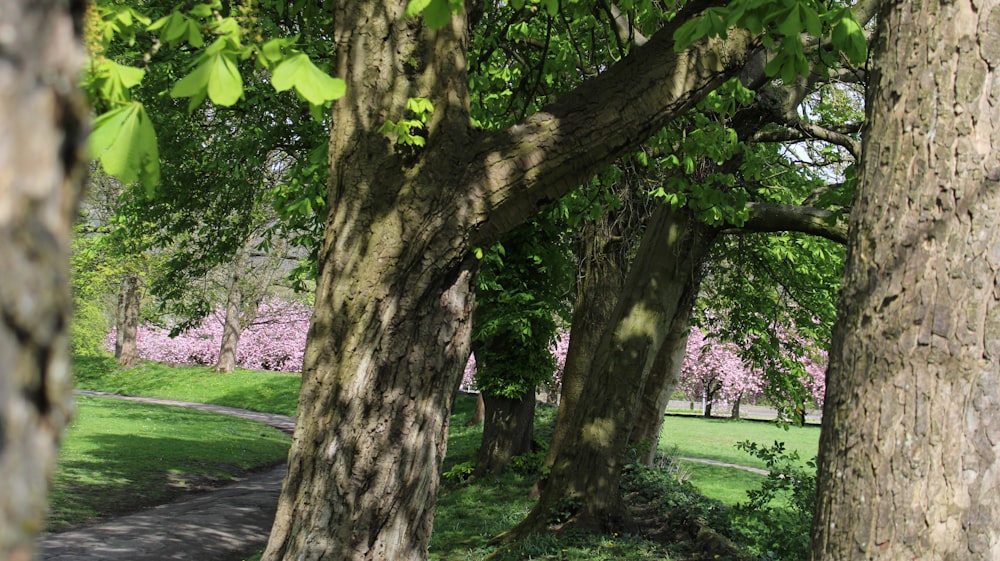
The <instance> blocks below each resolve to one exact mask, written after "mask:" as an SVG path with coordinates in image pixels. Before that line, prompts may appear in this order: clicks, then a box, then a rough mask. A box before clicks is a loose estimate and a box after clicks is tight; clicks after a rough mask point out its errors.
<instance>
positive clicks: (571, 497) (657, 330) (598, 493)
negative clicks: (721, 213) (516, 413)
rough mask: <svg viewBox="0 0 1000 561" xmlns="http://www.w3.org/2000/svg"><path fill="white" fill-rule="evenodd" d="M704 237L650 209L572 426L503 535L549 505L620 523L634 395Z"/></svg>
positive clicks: (603, 523)
mask: <svg viewBox="0 0 1000 561" xmlns="http://www.w3.org/2000/svg"><path fill="white" fill-rule="evenodd" d="M712 238H713V234H712V233H711V232H710V231H709V229H707V228H705V227H704V226H702V225H701V224H700V223H699V222H697V221H696V220H694V219H693V217H691V216H690V215H689V214H688V212H687V211H678V210H671V209H669V208H668V207H667V206H665V205H664V206H661V207H659V208H657V209H656V210H655V211H654V213H653V216H652V217H651V218H650V221H649V224H648V225H647V228H646V232H645V234H644V236H643V239H642V243H641V244H640V246H639V252H638V254H637V256H636V258H635V261H634V262H633V264H632V267H631V269H630V271H629V274H628V277H627V279H626V282H625V288H624V290H623V291H622V294H621V296H620V298H619V301H618V304H617V305H616V307H615V310H614V312H613V314H612V318H611V320H610V322H609V323H608V328H607V329H605V331H604V334H603V335H602V337H601V340H600V342H599V344H598V347H597V350H596V351H595V354H594V361H593V366H592V368H591V373H590V374H589V375H588V376H587V379H586V382H585V383H584V387H583V391H582V392H581V395H580V405H579V406H578V407H577V408H576V410H575V412H574V414H573V417H574V418H573V420H572V422H571V427H574V428H575V429H578V430H571V431H570V432H569V433H568V434H567V435H566V438H565V440H564V441H563V443H562V445H561V446H560V448H559V453H558V455H557V456H556V460H555V462H554V463H553V465H552V469H551V475H550V477H549V479H548V481H547V482H546V484H545V486H544V488H543V489H542V493H541V497H540V498H539V501H538V504H537V505H536V506H535V508H534V509H532V511H531V513H529V515H528V517H527V518H526V519H525V520H524V522H522V523H521V524H520V525H518V526H517V527H516V528H514V529H513V530H511V531H510V532H509V533H508V537H512V538H518V537H521V536H524V535H526V534H529V533H533V532H535V531H538V530H540V529H542V528H543V527H545V526H546V525H547V523H548V522H549V520H550V516H551V514H552V512H553V510H554V507H555V506H556V504H557V503H559V504H560V505H562V506H561V508H563V509H565V506H566V505H567V503H568V504H569V505H571V507H574V509H575V511H574V512H572V515H571V517H570V519H569V520H568V522H569V523H571V524H573V525H574V526H575V527H579V528H583V529H589V530H602V531H611V530H616V529H620V528H622V527H626V526H627V525H628V517H627V514H626V510H625V506H624V504H623V502H622V499H621V493H620V491H619V477H620V475H621V468H622V466H623V465H624V461H625V457H626V455H625V451H626V445H627V440H628V434H629V431H630V430H631V428H632V426H633V425H634V423H635V418H636V411H637V409H638V403H639V396H641V395H642V392H643V389H644V387H645V384H646V380H647V378H648V375H649V372H650V370H651V368H652V366H653V362H654V359H655V358H656V357H657V355H658V353H659V351H660V349H661V348H662V346H663V342H664V341H665V340H666V337H667V334H668V331H669V327H670V324H671V322H672V320H673V318H674V317H675V316H676V315H677V314H678V312H680V313H682V314H683V313H684V312H683V311H681V310H680V309H679V307H680V306H682V305H683V304H684V302H682V296H683V295H684V294H686V292H685V290H686V288H685V287H687V286H688V285H689V283H691V282H693V281H694V279H697V277H698V270H699V268H700V266H701V263H702V260H703V259H704V258H705V256H706V255H707V252H708V248H709V247H710V245H711V240H712ZM694 282H695V284H697V282H696V281H694Z"/></svg>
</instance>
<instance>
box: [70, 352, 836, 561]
mask: <svg viewBox="0 0 1000 561" xmlns="http://www.w3.org/2000/svg"><path fill="white" fill-rule="evenodd" d="M76 379H77V385H78V387H80V388H83V389H92V390H100V391H108V392H115V393H121V394H127V395H149V396H157V397H165V398H170V399H178V400H184V401H194V402H203V403H216V404H220V405H229V406H234V407H242V408H246V409H255V410H260V411H268V412H277V413H285V414H294V412H295V408H296V407H295V406H296V401H297V396H298V391H299V384H300V377H299V376H298V375H292V374H281V373H274V372H254V371H247V370H238V371H237V372H235V373H233V374H217V373H214V372H213V371H212V370H211V368H208V367H174V366H167V365H161V364H155V363H144V364H142V365H141V366H139V367H138V368H135V369H132V370H128V371H120V370H118V369H117V368H116V367H115V366H114V361H113V360H111V359H107V358H97V359H91V358H78V359H77V363H76ZM80 402H81V414H80V416H79V418H78V421H77V423H76V426H75V427H74V429H73V431H71V433H70V436H69V438H67V449H68V450H67V452H66V453H71V454H73V456H70V457H75V458H76V459H75V460H70V461H67V462H64V464H63V469H62V470H61V473H60V476H59V477H60V483H58V484H57V486H59V487H61V490H60V491H58V492H57V494H56V498H55V502H56V504H57V507H56V509H57V510H56V512H57V513H60V512H62V513H63V514H57V516H56V518H57V519H65V520H66V521H67V522H66V523H67V524H72V523H74V522H73V521H74V520H79V519H81V518H84V517H86V516H90V515H93V513H94V512H115V511H116V509H120V508H121V507H122V505H123V504H134V503H136V500H135V498H136V497H140V499H142V500H144V501H147V502H148V504H153V503H155V502H159V501H162V500H164V497H169V496H176V495H169V493H181V492H183V488H184V486H185V485H188V484H187V483H182V482H184V481H187V480H191V481H193V482H192V483H190V484H189V485H200V484H201V483H202V482H203V481H204V480H205V479H206V478H207V479H211V478H213V477H217V478H220V479H221V478H224V477H225V475H224V473H225V472H227V471H228V470H227V469H221V470H219V471H217V472H216V471H213V470H214V469H215V466H216V463H215V462H218V459H217V458H218V456H216V459H215V460H212V459H208V458H206V457H205V456H204V455H202V454H204V452H202V451H199V450H200V445H201V444H204V443H207V444H208V446H207V447H206V448H208V449H218V448H220V447H221V446H222V445H223V444H222V443H223V441H224V439H223V436H226V437H228V436H229V435H230V434H233V437H234V441H235V443H234V444H233V445H234V446H236V447H237V448H239V444H238V443H239V442H244V443H246V442H247V440H242V441H241V440H240V439H245V438H249V439H250V441H253V442H255V443H256V442H257V440H258V438H257V437H256V436H255V434H263V433H264V431H265V430H267V429H266V428H264V427H261V426H260V425H256V424H253V423H249V428H248V429H247V430H249V432H248V433H245V434H244V433H238V430H242V429H236V428H230V429H222V428H215V427H216V425H215V424H212V425H211V427H212V428H209V427H208V426H206V425H205V423H208V422H209V420H208V419H209V418H211V419H215V417H216V416H213V415H207V414H204V413H196V412H193V411H191V412H187V411H185V412H184V414H183V415H181V414H178V413H176V411H175V410H172V409H170V410H167V411H168V412H166V413H163V412H161V413H148V412H144V411H147V410H153V411H155V410H157V408H149V407H148V406H145V405H136V404H130V403H124V402H110V400H91V399H85V398H81V400H80ZM98 403H100V405H98ZM474 403H475V399H474V398H473V397H471V396H460V397H459V398H458V400H457V401H456V405H455V411H454V415H453V418H452V419H451V423H450V434H449V444H448V455H447V457H446V459H445V462H444V466H443V470H444V471H445V472H447V471H448V470H449V469H451V468H452V467H454V466H455V465H456V464H460V463H463V462H469V461H472V460H474V458H475V453H476V449H477V447H478V446H479V441H480V439H481V435H482V427H481V426H472V427H466V426H465V421H466V420H467V419H468V418H469V415H470V414H471V411H472V408H473V407H474ZM129 407H137V408H139V409H137V412H127V411H130V410H129V409H127V408H129ZM123 412H126V413H123ZM205 415H207V417H206V418H202V416H205ZM192 416H197V417H198V418H197V419H196V418H195V417H192ZM545 417H546V415H545V414H544V413H543V414H542V415H541V419H540V420H539V422H538V423H537V424H536V426H537V427H538V428H539V432H544V431H545V430H550V427H548V426H547V425H548V424H551V415H549V419H548V420H546V418H545ZM224 419H226V420H227V422H232V423H248V422H247V421H239V420H236V419H232V420H230V419H228V418H224ZM216 421H217V419H216V420H215V421H211V422H212V423H215V422H216ZM125 423H129V425H127V426H126V425H125ZM133 423H138V424H133ZM102 424H103V427H102ZM91 425H93V426H94V427H95V428H90V426H91ZM181 425H190V426H189V427H187V428H185V427H184V426H181ZM85 427H87V428H86V429H85ZM84 430H86V432H83V431H84ZM172 430H181V431H188V432H185V433H184V434H186V435H187V436H178V435H171V434H168V433H167V432H161V431H172ZM108 431H111V432H110V433H109V432H108ZM206 434H207V435H213V438H208V439H206V438H205V435H206ZM236 434H244V436H236ZM247 435H249V436H247ZM543 436H544V435H543ZM275 438H276V440H275V442H274V443H273V444H274V446H275V448H273V449H271V448H269V450H270V452H268V453H272V452H273V453H275V454H277V455H276V456H268V457H273V458H276V459H282V458H283V457H284V455H285V452H286V450H287V439H286V438H285V437H284V436H283V435H281V436H277V437H275ZM818 438H819V428H818V427H791V428H788V429H783V428H781V427H778V426H776V425H775V424H773V423H764V422H754V421H733V420H729V419H704V418H701V417H695V416H668V417H667V418H666V420H665V422H664V428H663V437H662V439H661V442H660V450H661V452H663V453H664V454H666V455H668V456H674V457H695V458H708V459H713V460H718V461H722V462H727V463H733V464H740V465H747V466H753V467H760V468H764V467H765V465H764V463H763V462H762V461H761V460H758V459H756V458H754V457H753V456H751V455H749V454H747V453H745V452H743V451H740V450H738V449H737V448H736V447H735V444H736V443H737V442H740V441H743V440H750V441H755V442H758V443H763V444H771V443H773V442H774V441H782V442H785V443H786V445H787V447H788V449H790V450H798V451H799V453H800V456H801V457H802V459H803V461H804V460H806V459H809V458H811V457H813V456H814V455H815V453H816V449H817V442H818ZM73 441H77V442H78V443H79V444H72V442H73ZM133 441H134V443H133ZM165 442H167V443H170V445H169V446H163V444H164V443H165ZM80 446H82V448H81V449H80V450H81V451H77V452H70V451H69V450H72V449H73V448H74V447H80ZM267 446H268V447H269V446H270V444H268V445H267ZM245 447H246V448H252V447H253V446H249V445H245ZM165 448H169V449H171V454H170V457H169V458H168V457H167V456H166V455H165V454H164V452H163V449H165ZM174 450H176V451H178V452H179V453H178V454H177V456H178V457H174V455H173V454H172V452H173V451H174ZM229 455H230V453H229V452H227V453H226V454H223V455H222V456H225V457H229ZM180 456H193V457H195V458H200V459H197V460H195V461H194V463H195V464H196V465H200V466H202V467H201V468H200V470H201V471H204V472H206V473H207V474H208V475H204V476H185V475H184V474H191V473H201V471H199V470H197V469H192V468H187V467H183V466H181V464H179V463H177V462H180V461H181V460H180ZM261 461H262V462H264V463H266V462H267V461H274V460H261ZM102 463H107V464H109V470H108V473H106V474H102V475H97V472H98V471H99V468H98V466H100V465H101V464H102ZM131 463H136V464H141V465H144V466H145V467H146V468H151V469H150V475H148V476H142V477H140V476H133V475H128V474H127V473H126V471H127V470H131V469H132V467H126V466H124V465H123V464H131ZM251 463H252V462H251ZM235 465H237V467H236V468H233V469H235V471H236V472H237V473H238V472H239V471H240V470H243V469H246V468H245V467H242V466H245V465H248V464H235ZM205 466H208V468H207V469H206V468H205ZM676 469H677V471H678V473H679V475H680V477H681V479H685V480H688V481H690V482H691V483H693V484H694V486H695V487H697V488H698V490H699V491H700V492H701V493H703V494H704V495H706V496H708V497H710V498H711V499H715V500H718V501H720V502H722V503H724V504H729V505H732V504H735V503H737V502H740V501H743V500H745V498H746V491H747V490H749V489H753V488H756V487H757V486H758V485H759V483H760V482H761V481H762V480H763V477H762V476H760V475H756V474H753V473H749V472H746V471H742V470H737V469H733V468H726V467H719V466H710V465H704V464H699V463H691V462H684V461H677V468H676ZM185 477H187V479H185ZM88 478H92V479H94V480H95V481H92V482H91V481H88ZM130 481H138V482H140V485H149V486H150V487H155V488H159V489H162V488H166V489H167V491H166V493H168V495H163V494H161V495H155V493H154V492H152V491H141V492H136V491H123V492H121V493H120V494H117V495H116V494H115V493H114V491H113V489H114V488H116V487H118V486H124V485H126V484H127V483H128V482H130ZM142 482H145V483H142ZM533 482H534V475H531V474H528V475H523V474H517V473H509V474H506V475H503V476H501V477H486V478H480V479H478V480H473V481H471V482H469V481H462V480H460V479H457V478H444V479H443V480H442V483H441V489H440V493H439V497H438V507H437V515H436V518H435V526H434V533H433V536H432V538H431V549H430V551H431V558H432V559H440V560H445V559H447V560H481V559H485V558H486V557H488V556H489V555H491V554H493V553H494V552H495V549H496V544H495V543H494V542H493V538H494V537H495V536H496V535H497V534H498V533H500V532H502V531H504V530H506V529H508V528H510V527H511V526H513V525H514V524H516V523H517V522H518V521H519V520H520V519H521V518H523V516H524V515H525V514H526V513H527V511H528V510H529V509H530V508H531V505H532V504H533V500H532V499H530V498H529V497H528V493H529V490H530V488H531V486H532V484H533ZM88 486H89V487H88ZM78 487H79V488H87V489H89V490H88V491H86V493H88V495H84V499H82V500H81V499H74V498H72V496H71V495H69V494H66V490H72V489H74V488H78ZM159 492H160V491H156V493H159ZM98 495H106V497H103V496H102V497H98ZM686 495H690V493H687V492H686ZM686 495H685V496H686ZM88 497H90V498H88ZM115 497H117V498H115ZM91 498H93V500H91ZM98 499H100V500H98ZM697 500H701V499H697ZM59 503H63V504H62V505H61V506H60V505H59ZM143 504H146V503H143ZM88 510H89V511H90V512H87V511H88ZM77 512H79V516H78V514H77ZM504 558H509V559H527V558H531V559H546V560H549V559H551V560H555V559H559V560H566V559H579V560H584V559H588V560H590V559H594V560H601V559H608V560H610V559H630V560H645V559H669V558H670V553H669V552H668V551H667V550H665V549H664V548H663V547H661V546H660V545H658V544H654V543H651V542H648V541H646V540H643V539H640V538H637V537H634V536H611V537H609V536H591V535H585V534H580V535H573V534H570V535H563V536H560V537H554V536H541V537H539V538H538V539H537V540H533V541H529V542H527V543H525V544H524V545H523V546H522V547H521V548H519V549H518V550H517V551H513V552H510V553H509V554H507V555H500V556H499V557H498V559H504Z"/></svg>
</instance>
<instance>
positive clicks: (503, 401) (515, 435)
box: [475, 391, 535, 476]
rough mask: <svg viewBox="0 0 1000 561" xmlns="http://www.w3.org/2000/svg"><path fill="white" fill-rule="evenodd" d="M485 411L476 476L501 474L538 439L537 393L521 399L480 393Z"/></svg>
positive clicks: (530, 393) (529, 450) (525, 395)
mask: <svg viewBox="0 0 1000 561" xmlns="http://www.w3.org/2000/svg"><path fill="white" fill-rule="evenodd" d="M480 395H481V396H482V397H483V404H484V406H485V408H486V417H485V419H484V420H483V445H482V446H480V447H479V451H478V452H477V454H476V472H475V475H477V476H481V475H485V474H488V473H492V474H499V473H502V472H503V471H504V470H505V469H507V466H509V465H510V461H511V459H512V458H513V457H514V456H519V455H521V454H527V453H528V452H531V448H532V444H533V443H534V436H535V392H533V391H532V392H528V393H526V394H524V395H523V396H521V397H520V398H518V399H511V398H506V397H500V396H495V395H490V394H488V393H481V394H480Z"/></svg>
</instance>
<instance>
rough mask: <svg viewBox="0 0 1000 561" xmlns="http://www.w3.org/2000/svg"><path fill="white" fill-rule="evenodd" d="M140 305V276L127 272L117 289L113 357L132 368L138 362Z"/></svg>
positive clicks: (119, 363) (122, 364) (120, 363)
mask: <svg viewBox="0 0 1000 561" xmlns="http://www.w3.org/2000/svg"><path fill="white" fill-rule="evenodd" d="M141 305H142V278H141V277H139V275H138V274H137V273H129V274H128V275H127V276H126V277H125V279H124V280H122V284H121V288H120V289H119V291H118V305H117V306H116V316H117V317H116V319H115V324H116V325H115V358H116V359H118V365H119V366H122V367H124V368H132V367H133V366H135V365H136V364H139V345H138V335H139V307H140V306H141Z"/></svg>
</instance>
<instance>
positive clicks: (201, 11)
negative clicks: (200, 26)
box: [189, 4, 212, 18]
mask: <svg viewBox="0 0 1000 561" xmlns="http://www.w3.org/2000/svg"><path fill="white" fill-rule="evenodd" d="M189 13H190V14H191V15H193V16H198V17H200V18H207V17H209V16H211V15H212V6H209V5H208V4H195V5H194V7H193V8H191V9H190V10H189Z"/></svg>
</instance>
